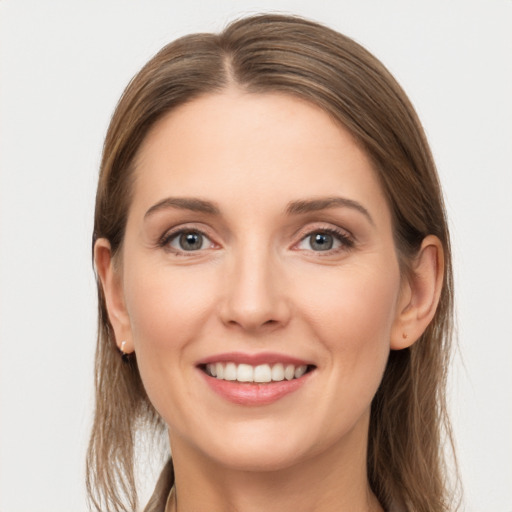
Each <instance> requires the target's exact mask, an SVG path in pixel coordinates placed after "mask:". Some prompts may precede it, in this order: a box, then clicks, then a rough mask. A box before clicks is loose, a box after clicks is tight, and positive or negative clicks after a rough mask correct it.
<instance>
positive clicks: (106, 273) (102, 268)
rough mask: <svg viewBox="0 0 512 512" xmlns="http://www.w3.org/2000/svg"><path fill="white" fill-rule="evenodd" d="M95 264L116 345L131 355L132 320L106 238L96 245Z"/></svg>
mask: <svg viewBox="0 0 512 512" xmlns="http://www.w3.org/2000/svg"><path fill="white" fill-rule="evenodd" d="M94 264H95V267H96V272H97V274H98V278H99V279H100V282H101V287H102V289H103V295H104V297H105V303H106V307H107V312H108V317H109V320H110V323H111V325H112V328H113V329H114V334H115V338H116V344H117V346H118V348H119V349H120V350H122V352H123V353H124V354H129V353H131V352H133V343H132V336H131V328H130V318H129V316H128V312H127V310H126V306H125V301H124V295H123V286H122V280H121V277H120V272H119V270H118V269H116V266H115V263H114V260H113V258H112V252H111V248H110V242H109V241H108V240H107V239H106V238H99V239H98V240H97V241H96V243H95V244H94ZM121 344H123V346H121Z"/></svg>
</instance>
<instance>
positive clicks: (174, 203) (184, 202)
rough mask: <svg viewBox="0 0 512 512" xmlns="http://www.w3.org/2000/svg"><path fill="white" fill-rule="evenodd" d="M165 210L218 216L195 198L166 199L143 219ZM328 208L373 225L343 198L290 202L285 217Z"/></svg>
mask: <svg viewBox="0 0 512 512" xmlns="http://www.w3.org/2000/svg"><path fill="white" fill-rule="evenodd" d="M167 208H176V209H178V210H189V211H192V212H200V213H208V214H210V215H220V209H219V207H218V206H217V205H216V204H215V203H213V202H211V201H206V200H204V199H198V198H195V197H166V198H165V199H162V200H161V201H159V202H158V203H156V204H154V205H153V206H152V207H151V208H149V210H148V211H147V212H146V213H145V214H144V218H145V219H146V218H147V217H149V216H151V215H152V214H154V213H156V212H157V211H160V210H164V209H167ZM329 208H351V209H354V210H356V211H358V212H360V213H362V214H363V215H364V216H365V217H366V218H367V219H368V221H369V222H370V224H372V226H375V223H374V221H373V219H372V216H371V215H370V213H369V212H368V210H367V209H366V208H365V207H364V206H363V205H362V204H360V203H358V202H357V201H354V200H353V199H347V198H345V197H322V198H317V199H301V200H297V201H291V202H290V203H288V205H287V206H286V210H285V211H286V214H287V215H300V214H302V213H310V212H317V211H320V210H327V209H329Z"/></svg>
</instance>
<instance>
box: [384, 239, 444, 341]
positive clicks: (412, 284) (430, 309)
mask: <svg viewBox="0 0 512 512" xmlns="http://www.w3.org/2000/svg"><path fill="white" fill-rule="evenodd" d="M411 267H412V268H411V271H410V274H409V276H408V277H407V278H405V279H406V282H405V283H404V286H403V287H402V293H401V294H400V299H399V301H398V307H397V313H396V318H395V322H394V324H393V328H392V331H391V349H392V350H401V349H403V348H407V347H410V346H411V345H412V344H413V343H414V342H415V341H416V340H418V338H419V337H420V336H421V335H422V334H423V332H424V331H425V329H426V328H427V327H428V325H429V324H430V322H431V321H432V319H433V318H434V314H435V312H436V309H437V305H438V303H439V298H440V296H441V290H442V286H443V276H444V251H443V245H442V243H441V241H440V240H439V238H437V237H436V236H434V235H429V236H427V237H425V239H424V240H423V242H422V244H421V248H420V250H419V251H418V254H417V256H416V258H415V259H414V261H413V263H412V266H411Z"/></svg>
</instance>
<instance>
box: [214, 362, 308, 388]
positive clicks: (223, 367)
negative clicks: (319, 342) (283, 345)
mask: <svg viewBox="0 0 512 512" xmlns="http://www.w3.org/2000/svg"><path fill="white" fill-rule="evenodd" d="M307 369H308V367H307V365H301V366H297V367H296V366H295V365H293V364H287V365H284V364H282V363H276V364H274V365H269V364H259V365H258V366H252V365H250V364H238V365H237V364H235V363H232V362H230V363H210V364H207V365H206V373H207V374H208V375H210V376H211V377H216V378H217V379H220V380H232V381H233V380H236V381H238V382H258V383H265V382H280V381H283V380H285V379H286V380H292V379H299V378H300V377H302V376H303V375H304V374H305V373H306V371H307Z"/></svg>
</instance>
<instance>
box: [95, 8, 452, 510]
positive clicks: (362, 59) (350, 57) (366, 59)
mask: <svg viewBox="0 0 512 512" xmlns="http://www.w3.org/2000/svg"><path fill="white" fill-rule="evenodd" d="M230 85H235V86H237V87H239V88H241V89H243V90H245V91H247V92H253V93H260V92H269V91H279V92H282V93H286V94H290V95H294V96H297V97H300V98H302V99H305V100H307V101H310V102H312V103H314V104H316V105H318V106H320V107H321V108H323V109H324V110H325V111H326V112H328V113H329V114H330V115H331V116H332V117H333V118H334V119H335V120H336V121H337V122H339V123H341V124H342V125H343V126H344V127H345V128H346V129H348V130H349V131H350V132H351V133H352V135H353V136H354V137H355V139H356V140H357V141H358V142H359V143H360V144H361V145H362V147H363V148H364V149H365V150H366V152H367V154H368V155H369V157H370V158H371V159H372V160H373V162H374V167H375V169H376V172H377V174H378V176H379V178H380V181H381V184H382V187H383V190H384V192H385V194H386V196H387V200H388V204H389V207H390V210H391V213H392V218H393V229H394V237H395V243H396V249H397V253H398V255H399V260H400V264H401V268H402V271H403V272H408V262H410V261H411V258H412V257H413V256H414V254H415V253H416V252H417V250H418V248H419V246H420V244H421V241H422V240H423V238H424V237H425V236H427V235H429V234H433V235H436V236H437V237H438V238H439V239H440V240H441V242H442V244H443V248H444V256H445V275H444V284H443V289H442V292H441V299H440V303H439V306H438V309H437V311H436V314H435V317H434V319H433V321H432V322H431V324H430V325H429V327H428V328H427V330H426V332H425V333H424V334H423V336H422V337H421V338H420V339H419V340H418V341H417V342H416V343H415V344H413V345H412V346H411V347H410V348H407V349H404V350H400V351H392V352H391V354H390V357H389V361H388V364H387V368H386V370H385V374H384V377H383V380H382V383H381V385H380V387H379V390H378V392H377V394H376V396H375V398H374V400H373V403H372V410H371V419H370V428H369V444H368V456H367V467H368V478H369V482H370V485H371V488H372V490H373V491H374V493H375V494H376V496H377V498H378V499H379V501H380V502H381V504H382V505H383V506H384V507H385V508H388V507H389V506H390V504H392V503H400V504H402V505H403V506H404V507H405V508H406V509H408V510H412V511H418V512H422V511H424V512H427V511H428V512H442V511H448V510H453V509H454V505H453V503H452V502H450V499H451V494H450V493H449V489H448V488H447V484H446V482H447V478H446V477H447V469H446V465H445V454H444V447H445V446H449V447H450V446H451V433H450V426H449V422H448V417H447V413H446V397H445V384H446V372H447V366H448V362H449V357H450V340H451V334H452V317H453V286H452V270H451V257H450V242H449V236H448V228H447V222H446V216H445V209H444V205H443V199H442V194H441V188H440V185H439V181H438V177H437V173H436V169H435V165H434V162H433V159H432V156H431V153H430V150H429V147H428V143H427V140H426V138H425V135H424V132H423V129H422V127H421V124H420V122H419V120H418V118H417V116H416V113H415V111H414V109H413V107H412V105H411V104H410V102H409V100H408V99H407V97H406V95H405V93H404V92H403V90H402V89H401V88H400V86H399V85H398V84H397V82H396V81H395V79H394V78H393V77H392V76H391V75H390V73H389V72H388V71H387V70H386V68H385V67H384V66H383V65H382V64H381V63H380V62H379V61H378V60H377V59H376V58H375V57H373V56H372V55H371V54H370V53H368V52H367V51H366V50H365V49H364V48H362V47H361V46H360V45H358V44H357V43H355V42H354V41H353V40H351V39H350V38H348V37H346V36H343V35H341V34H339V33H337V32H335V31H333V30H331V29H329V28H327V27H325V26H322V25H320V24H317V23H314V22H311V21H308V20H304V19H301V18H297V17H292V16H282V15H258V16H252V17H248V18H244V19H241V20H238V21H235V22H233V23H232V24H230V25H229V26H228V27H227V28H226V29H225V30H224V31H223V32H222V33H220V34H196V35H189V36H186V37H183V38H181V39H178V40H177V41H175V42H173V43H171V44H169V45H167V46H166V47H164V48H163V49H162V50H161V51H160V52H159V53H158V54H157V55H156V56H155V57H154V58H153V59H151V60H150V61H149V62H148V63H147V64H146V66H145V67H144V68H143V69H142V70H141V71H140V72H139V73H138V74H137V75H136V76H135V78H134V79H133V80H132V81H131V82H130V84H129V85H128V87H127V89H126V90H125V92H124V94H123V96H122V98H121V100H120V101H119V104H118V106H117V108H116V111H115V113H114V115H113V118H112V121H111V124H110V127H109V130H108V133H107V136H106V141H105V146H104V151H103V159H102V163H101V172H100V178H99V184H98V191H97V197H96V211H95V224H94V235H93V243H94V241H95V240H97V239H98V238H100V237H104V238H106V239H108V240H109V241H110V244H111V248H112V253H113V255H114V257H115V256H116V255H117V254H120V252H121V248H122V244H123V236H124V230H125V226H126V219H127V214H128V209H129V206H130V197H131V189H132V176H133V171H134V160H135V156H136V154H137V151H138V149H139V147H140V145H141V142H142V141H143V140H144V138H145V136H146V135H147V133H148V130H149V129H150V128H151V127H152V126H153V125H154V124H155V122H156V121H157V120H159V119H160V118H161V117H162V116H163V115H164V114H166V113H167V112H169V111H170V110H172V109H173V108H175V107H177V106H178V105H181V104H183V103H185V102H189V101H191V100H193V99H194V98H196V97H198V96H200V95H203V94H207V93H212V92H216V91H222V90H223V89H225V88H226V87H228V86H230ZM98 299H99V323H98V326H99V327H98V345H97V352H96V374H95V375H96V378H95V384H96V411H95V417H94V425H93V429H92V435H91V440H90V444H89V450H88V457H87V475H88V478H87V487H88V492H89V495H90V498H91V503H92V504H93V506H94V507H96V509H97V510H102V511H104V510H135V508H136V504H137V493H136V486H135V478H134V444H135V433H136V432H137V431H138V429H147V430H149V431H157V432H160V431H161V430H163V423H162V420H161V419H160V418H159V416H158V414H157V413H156V412H155V410H154V409H153V407H152V405H151V403H150V402H149V400H148V397H147V395H146V393H145V390H144V387H143V385H142V382H141V379H140V375H139V372H138V368H137V361H136V357H134V358H132V359H131V361H130V362H129V363H128V364H123V362H122V360H121V358H120V356H119V353H118V350H117V347H116V343H115V339H114V333H113V329H112V327H111V325H110V323H109V320H108V315H107V310H106V307H105V300H104V296H103V291H102V289H101V285H100V282H99V280H98ZM446 439H448V441H449V442H448V443H445V442H444V441H445V440H446Z"/></svg>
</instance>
